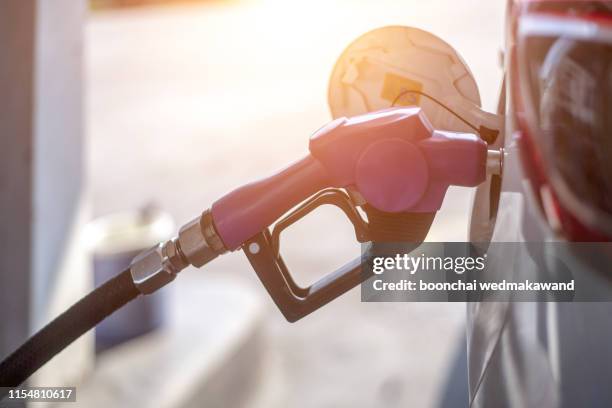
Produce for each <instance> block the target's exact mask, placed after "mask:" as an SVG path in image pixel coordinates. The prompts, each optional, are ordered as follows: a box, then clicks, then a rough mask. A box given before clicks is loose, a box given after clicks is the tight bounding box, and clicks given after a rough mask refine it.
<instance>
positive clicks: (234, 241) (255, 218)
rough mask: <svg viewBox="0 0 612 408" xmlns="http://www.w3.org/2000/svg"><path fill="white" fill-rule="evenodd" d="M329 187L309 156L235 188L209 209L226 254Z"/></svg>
mask: <svg viewBox="0 0 612 408" xmlns="http://www.w3.org/2000/svg"><path fill="white" fill-rule="evenodd" d="M327 187H330V184H329V180H328V177H327V173H326V171H325V168H324V167H323V166H322V165H321V163H320V162H319V161H318V160H317V159H315V158H314V157H312V156H311V155H310V154H309V155H307V156H306V157H304V158H302V159H301V160H298V161H297V162H295V163H293V164H291V165H289V166H288V167H286V168H285V169H283V170H281V171H280V172H278V173H276V174H274V175H272V176H270V177H268V178H265V179H261V180H259V181H255V182H253V183H249V184H246V185H244V186H242V187H239V188H237V189H235V190H233V191H231V192H230V193H228V194H226V195H225V196H223V197H222V198H221V199H219V200H218V201H216V202H215V203H214V204H213V205H212V209H211V212H212V216H213V219H214V222H215V228H216V230H217V233H218V234H219V236H220V238H221V240H222V241H223V243H224V244H225V247H226V248H227V249H228V250H231V251H233V250H235V249H237V248H238V247H240V246H241V245H242V244H243V243H244V242H245V241H246V240H248V239H249V238H251V237H253V236H255V235H256V234H257V233H258V232H261V231H262V230H263V229H265V228H266V227H268V226H269V225H270V224H272V223H273V222H274V221H276V220H277V219H278V218H280V217H281V216H282V215H283V214H285V213H286V212H287V211H289V210H290V209H291V208H293V207H294V206H296V205H297V204H299V203H301V202H302V201H304V200H305V199H306V198H308V197H310V196H311V195H313V194H315V193H316V192H318V191H320V190H322V189H324V188H327Z"/></svg>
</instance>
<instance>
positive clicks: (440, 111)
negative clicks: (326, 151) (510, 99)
mask: <svg viewBox="0 0 612 408" xmlns="http://www.w3.org/2000/svg"><path fill="white" fill-rule="evenodd" d="M435 100H437V101H438V102H441V103H442V104H444V105H445V106H447V108H448V109H446V108H444V107H442V105H441V104H440V103H438V102H436V101H435ZM328 103H329V106H330V109H331V112H332V115H333V117H334V118H337V117H341V116H354V115H359V114H363V113H366V112H371V111H375V110H380V109H385V108H389V107H391V106H392V105H395V106H408V105H418V106H420V107H421V108H423V110H424V111H425V113H426V114H427V117H428V118H429V120H430V121H431V122H432V124H433V126H434V127H435V128H436V129H442V130H451V131H456V132H472V133H473V132H474V129H473V128H471V127H470V126H468V125H467V124H466V123H464V122H463V121H461V120H460V119H459V118H457V116H456V115H453V114H452V113H451V112H449V109H451V110H453V111H454V112H456V113H457V114H458V115H460V116H461V117H463V118H464V119H466V120H467V121H468V122H469V123H471V124H473V125H474V126H475V127H476V128H478V127H479V126H480V125H491V124H492V122H490V121H489V119H494V118H489V116H490V115H491V114H488V113H486V112H483V111H482V110H481V109H480V94H479V93H478V86H477V85H476V81H475V80H474V76H473V75H472V72H471V71H470V69H469V68H468V67H467V65H466V64H465V62H464V61H463V59H462V58H461V57H460V56H459V54H458V53H457V52H456V51H455V49H453V48H452V47H451V46H450V45H448V44H447V43H446V42H444V41H443V40H441V39H440V38H438V37H436V36H435V35H433V34H431V33H428V32H426V31H423V30H420V29H418V28H412V27H403V26H390V27H383V28H378V29H375V30H373V31H370V32H368V33H366V34H364V35H362V36H361V37H359V38H357V40H355V41H354V42H353V43H352V44H350V45H349V46H348V47H347V48H346V50H345V51H344V52H343V53H342V55H341V56H340V58H339V59H338V61H337V62H336V65H335V67H334V70H333V72H332V75H331V78H330V82H329V90H328ZM492 116H495V115H492Z"/></svg>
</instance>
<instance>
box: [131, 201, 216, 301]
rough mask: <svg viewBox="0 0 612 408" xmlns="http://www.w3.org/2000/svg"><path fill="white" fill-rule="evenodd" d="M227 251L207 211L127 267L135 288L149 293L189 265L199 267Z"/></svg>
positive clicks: (162, 285)
mask: <svg viewBox="0 0 612 408" xmlns="http://www.w3.org/2000/svg"><path fill="white" fill-rule="evenodd" d="M224 252H226V249H225V246H224V244H223V241H221V238H220V237H219V235H218V234H217V231H216V230H215V226H214V223H213V219H212V216H211V214H210V210H206V211H205V212H204V213H203V214H202V215H201V216H200V217H197V218H195V219H193V220H191V221H190V222H188V223H187V224H185V225H183V226H182V227H181V229H180V230H179V234H178V237H176V238H173V239H171V240H168V241H166V242H162V243H159V244H157V245H156V246H154V247H153V248H151V249H148V250H146V251H144V252H142V253H140V254H139V255H137V256H136V257H135V258H134V260H132V263H131V265H130V273H131V275H132V280H133V281H134V285H135V286H136V287H137V288H138V290H139V291H140V292H141V293H142V294H149V293H153V292H155V291H157V290H158V289H160V288H162V287H164V286H165V285H167V284H168V283H170V282H172V281H173V280H174V278H176V275H177V274H178V273H179V272H180V271H182V270H183V269H185V268H186V267H187V266H189V265H193V266H195V267H198V268H199V267H201V266H203V265H205V264H207V263H208V262H210V261H212V260H213V259H215V258H216V257H217V256H219V255H221V254H223V253H224Z"/></svg>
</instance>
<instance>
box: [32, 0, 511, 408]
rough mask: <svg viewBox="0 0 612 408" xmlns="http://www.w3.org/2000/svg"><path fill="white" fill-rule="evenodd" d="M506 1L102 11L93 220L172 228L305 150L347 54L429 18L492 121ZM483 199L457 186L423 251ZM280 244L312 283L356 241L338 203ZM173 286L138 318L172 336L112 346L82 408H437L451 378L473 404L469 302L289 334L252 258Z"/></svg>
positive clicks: (86, 112) (324, 117)
mask: <svg viewBox="0 0 612 408" xmlns="http://www.w3.org/2000/svg"><path fill="white" fill-rule="evenodd" d="M43 3H48V2H44V1H43ZM504 6H505V4H504V2H503V1H490V0H466V1H460V2H457V1H450V0H431V1H427V2H424V1H417V0H402V1H398V0H376V1H374V0H372V1H365V0H363V1H348V0H347V1H343V0H337V1H333V2H332V1H323V0H311V1H304V2H290V1H281V0H278V1H266V0H244V1H238V0H235V1H161V0H155V1H140V0H91V1H90V3H89V4H86V5H85V6H84V7H83V9H82V12H83V16H84V17H83V23H84V26H83V35H84V37H83V42H82V44H81V46H82V50H83V61H82V62H83V70H82V78H83V89H82V90H83V94H82V95H83V98H82V106H83V110H82V114H83V118H84V121H83V122H82V124H83V128H84V133H83V135H84V136H83V138H82V140H81V141H82V147H83V149H82V151H83V154H84V156H83V157H84V160H83V162H82V166H81V167H80V168H79V172H82V174H84V176H83V181H82V184H79V185H81V186H82V189H83V196H85V197H87V200H86V201H87V205H86V206H85V207H86V208H87V216H86V218H87V220H91V219H98V223H97V224H95V225H96V226H97V228H102V229H103V230H104V229H105V228H107V229H108V225H109V224H110V222H109V221H108V220H109V219H108V215H109V214H117V213H124V214H125V212H126V211H132V212H134V211H140V210H142V211H141V212H140V213H139V215H137V217H145V218H147V217H149V218H147V219H149V220H150V218H151V217H153V220H154V221H155V222H157V221H159V220H160V219H163V220H164V221H163V222H162V221H159V222H160V223H161V224H163V227H159V228H158V229H157V230H156V232H155V233H156V234H162V235H163V234H166V233H170V232H166V231H167V230H172V229H173V228H170V227H169V225H171V224H174V225H175V226H178V225H182V224H183V223H185V222H187V221H189V220H190V219H192V218H194V217H195V216H197V215H199V214H200V213H201V211H202V210H203V209H205V208H208V207H209V206H210V205H211V203H213V202H214V201H215V199H217V198H218V197H220V196H221V195H222V194H223V193H225V192H227V191H228V190H230V189H232V188H234V187H236V186H238V185H240V184H243V183H245V182H247V181H250V180H253V179H254V178H257V177H262V176H265V175H267V174H269V173H271V172H273V171H274V170H276V169H278V168H280V167H283V166H284V165H285V164H287V163H288V162H290V161H293V160H294V159H296V158H298V157H300V156H301V155H302V154H304V153H305V152H306V149H307V144H308V137H309V135H310V134H311V133H312V132H314V131H315V130H316V129H318V128H319V127H321V126H322V125H323V124H325V123H326V122H328V121H329V120H330V119H331V117H330V113H329V109H328V106H327V84H328V77H329V75H330V73H331V70H332V68H333V65H334V63H335V61H336V59H337V58H338V56H339V55H340V53H341V52H342V50H343V49H344V48H345V47H346V46H347V45H348V44H349V43H350V42H352V41H353V40H354V39H355V38H357V37H358V36H359V35H361V34H363V33H365V32H367V31H369V30H371V29H374V28H377V27H381V26H386V25H395V24H397V25H408V26H415V27H418V28H421V29H424V30H427V31H430V32H433V33H434V34H436V35H438V36H439V37H441V38H442V39H444V40H446V41H447V42H448V43H450V44H451V45H452V46H454V47H455V48H456V49H457V50H458V52H459V54H460V55H462V56H463V58H464V59H465V60H466V62H467V64H468V66H469V67H470V68H471V70H472V72H473V73H474V75H475V77H476V80H477V83H478V85H479V88H480V92H481V97H482V100H483V106H484V107H485V108H487V109H489V110H494V109H495V106H496V103H497V96H498V91H499V88H500V81H501V70H500V68H499V59H500V56H499V52H500V51H499V50H500V48H501V46H502V37H503V12H504ZM46 7H47V8H48V7H51V6H49V5H47V6H46ZM56 103H60V104H61V103H62V101H61V100H58V101H56ZM47 199H48V200H50V199H51V198H47ZM470 199H471V191H470V190H469V189H460V188H454V189H451V191H450V192H449V194H447V197H446V199H445V202H444V206H443V209H442V211H440V212H439V213H438V215H437V217H436V220H435V222H434V226H433V227H432V230H431V232H430V234H429V236H428V240H431V241H464V240H466V239H467V224H468V217H469V209H470ZM143 214H144V215H143ZM151 214H153V215H151ZM101 217H102V218H101ZM104 217H106V218H104ZM133 218H134V216H132V219H133ZM100 220H102V221H100ZM127 220H128V221H125V222H127V223H128V224H129V222H130V218H129V217H127ZM169 220H170V221H169ZM115 221H116V220H115ZM120 222H123V221H120ZM91 225H92V224H89V227H88V228H90V229H91ZM100 225H102V227H100ZM88 234H89V235H88ZM88 234H86V235H87V236H88V237H89V238H88V239H89V240H90V241H91V239H90V238H91V237H90V235H91V233H88ZM97 234H100V231H99V230H98V231H97ZM149 238H150V236H149ZM127 241H129V243H128V244H126V245H127V247H130V245H131V246H134V245H135V244H134V240H133V239H132V240H130V239H127ZM141 241H142V240H141ZM144 241H146V239H144ZM93 242H94V243H93V244H91V245H90V249H92V248H93V252H95V253H97V258H96V262H97V264H96V268H97V272H98V273H100V272H99V270H100V268H104V267H106V268H107V269H108V267H109V266H108V265H109V263H108V262H111V264H112V262H116V259H111V260H110V261H109V257H108V254H109V253H110V254H116V253H117V252H121V251H123V250H125V251H128V250H129V249H132V250H133V249H134V248H131V247H130V248H116V247H115V248H110V249H109V248H108V245H106V247H104V245H102V244H101V243H100V242H101V241H100V237H99V236H98V237H97V238H95V239H93ZM102 247H104V248H102ZM96 251H97V252H96ZM282 251H283V253H284V256H285V259H286V260H287V263H288V265H289V267H290V269H291V270H292V271H294V273H295V274H296V275H297V280H298V281H299V282H300V283H304V284H306V283H310V282H312V281H314V280H316V279H317V278H318V277H320V276H322V275H323V274H324V273H326V272H329V271H331V270H332V269H335V268H337V267H338V266H340V265H342V264H344V263H345V262H346V261H348V260H350V259H352V258H354V257H356V256H358V255H359V245H358V244H357V243H356V242H355V241H354V237H353V232H352V227H351V225H350V224H349V223H348V222H347V221H346V220H345V219H344V217H343V216H342V214H341V213H340V212H339V211H336V210H333V209H320V210H318V211H317V212H316V213H315V214H314V215H312V216H310V217H308V218H307V219H305V220H303V221H302V222H300V223H299V224H298V225H296V226H294V227H293V228H291V229H290V230H288V231H287V232H286V233H284V235H283V242H282ZM128 252H129V251H128ZM111 258H112V257H111ZM105 262H106V263H105ZM100 265H102V266H100ZM111 269H112V268H111ZM164 291H165V293H164V294H163V300H160V301H159V303H157V302H156V303H155V304H154V305H153V306H150V305H149V306H146V307H147V308H149V309H147V310H146V311H145V312H143V311H142V310H141V311H140V312H139V311H135V312H133V313H136V314H134V315H132V316H131V318H133V319H136V320H142V321H145V320H146V319H149V320H151V321H154V323H151V327H157V330H153V331H151V332H150V333H148V334H147V335H145V336H139V337H135V338H132V339H131V340H130V341H127V342H123V343H122V344H120V345H118V346H115V347H111V348H108V349H107V350H106V351H104V352H102V353H99V354H98V356H97V357H96V358H95V361H94V362H90V363H89V364H88V363H84V364H83V366H85V367H87V368H86V369H83V370H81V371H82V372H81V373H80V374H79V375H78V376H77V377H73V378H78V381H79V383H78V384H77V385H78V391H77V392H78V394H77V395H78V401H79V404H82V405H83V406H100V407H102V406H126V407H127V406H168V407H170V406H223V407H234V406H235V407H242V406H244V407H287V406H289V407H298V408H307V407H374V406H388V407H395V406H419V407H430V406H440V404H443V403H444V400H445V398H448V396H449V394H448V389H449V382H450V383H451V385H450V389H455V388H456V386H457V384H459V385H461V384H463V386H464V388H463V389H462V390H460V393H459V394H457V395H462V394H461V392H463V393H467V383H466V382H465V381H466V380H465V377H461V376H457V375H456V374H455V371H453V370H454V369H456V368H457V367H458V366H457V364H458V360H457V353H458V352H459V351H460V350H462V349H464V348H465V343H464V342H465V339H464V337H465V333H464V321H465V317H464V314H465V305H463V304H458V303H455V304H437V303H396V304H393V303H385V304H383V303H380V304H375V303H361V302H360V296H359V289H355V290H353V291H351V292H350V293H348V294H346V295H344V296H343V297H341V298H339V299H337V300H336V301H334V302H333V303H331V304H330V305H328V306H326V307H324V308H323V309H321V310H319V311H317V312H316V313H314V314H313V315H311V316H308V317H306V318H304V319H303V320H301V321H298V322H297V323H294V324H290V323H287V322H286V321H285V320H284V318H283V317H282V315H281V314H280V312H279V311H278V310H277V309H276V307H275V306H274V304H273V303H272V301H271V300H270V299H269V297H268V296H267V293H266V292H265V290H264V289H263V287H262V286H261V284H260V283H259V281H258V280H257V277H256V275H255V274H254V273H253V271H252V270H251V268H250V266H249V264H248V262H247V259H246V257H245V256H244V255H243V254H242V253H241V252H236V253H232V254H228V255H226V256H223V257H221V258H219V259H218V260H216V261H215V262H213V263H211V264H209V265H207V266H206V267H205V268H204V269H202V270H195V269H189V270H185V271H183V272H182V273H181V276H180V277H179V278H178V279H177V280H176V281H175V283H174V284H173V285H171V287H168V288H167V289H164ZM39 307H44V306H39ZM143 307H145V306H143ZM151 307H152V309H151ZM138 313H145V314H146V313H149V314H151V313H154V314H156V316H157V317H155V318H151V316H150V315H146V316H145V315H142V314H140V315H139V314H138ZM158 315H159V316H158ZM143 316H144V317H143ZM129 317H130V316H128V317H127V318H128V320H124V321H123V323H120V326H121V324H123V325H124V326H125V325H127V326H130V323H129ZM142 321H141V323H142ZM126 322H127V323H126ZM37 325H40V322H38V323H37V322H36V319H34V323H33V326H34V327H36V326H37ZM108 330H112V328H108ZM111 334H112V333H111ZM127 337H133V336H127ZM117 342H120V341H117ZM90 344H91V341H90ZM109 347H110V346H109ZM99 351H100V350H99ZM85 354H86V355H90V354H92V353H89V354H88V353H85ZM92 358H93V357H92ZM86 360H87V359H86ZM68 361H70V358H69V360H68ZM49 370H51V371H50V374H48V375H49V377H47V378H58V377H54V376H56V375H57V373H58V372H59V371H55V372H53V371H52V370H60V368H57V367H56V368H49ZM459 372H461V370H459ZM453 379H454V380H456V381H455V382H454V383H453V382H452V381H451V380H453ZM73 383H74V380H73ZM453 387H455V388H453ZM463 395H464V396H465V394H463ZM454 402H455V404H454V405H452V406H462V405H465V404H462V403H463V401H454ZM465 402H466V403H467V401H465ZM70 406H73V405H70Z"/></svg>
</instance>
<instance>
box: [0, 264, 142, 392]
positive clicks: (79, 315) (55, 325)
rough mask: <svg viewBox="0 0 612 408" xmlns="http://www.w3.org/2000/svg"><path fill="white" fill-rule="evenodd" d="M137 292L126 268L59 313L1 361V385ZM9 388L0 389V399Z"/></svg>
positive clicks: (23, 375)
mask: <svg viewBox="0 0 612 408" xmlns="http://www.w3.org/2000/svg"><path fill="white" fill-rule="evenodd" d="M138 295H140V292H139V291H138V289H137V288H136V286H135V285H134V282H133V281H132V276H131V274H130V270H129V269H127V270H125V271H123V272H122V273H120V274H119V275H117V276H115V277H114V278H112V279H110V280H109V281H107V282H106V283H104V284H103V285H101V286H99V287H98V288H96V289H95V290H94V291H93V292H91V293H90V294H88V295H87V296H85V297H84V298H82V299H81V300H79V301H78V302H77V303H75V304H74V305H72V307H71V308H70V309H68V310H66V311H65V312H64V313H62V314H61V315H59V316H58V317H57V318H55V319H54V320H53V321H51V322H50V323H49V324H47V325H46V326H45V327H43V328H42V329H41V330H40V331H38V332H37V333H36V334H34V335H33V336H32V337H30V338H29V339H28V340H27V341H26V342H25V343H24V344H22V345H21V347H19V348H18V349H17V350H15V351H14V352H13V353H12V354H11V355H9V356H8V357H6V358H5V359H4V361H2V362H1V363H0V387H11V388H14V387H18V386H19V385H21V384H22V383H23V382H24V381H25V380H27V379H28V378H29V377H30V376H31V375H32V374H34V372H36V371H37V370H38V369H39V368H40V367H41V366H43V365H44V364H45V363H47V362H48V361H49V360H51V359H52V358H53V357H54V356H55V355H56V354H57V353H59V352H60V351H62V350H63V349H64V348H65V347H67V346H68V345H69V344H70V343H72V342H73V341H75V340H76V339H78V338H79V337H81V335H82V334H84V333H85V332H87V331H89V330H90V329H92V328H94V327H95V326H96V325H97V324H98V323H100V322H101V321H102V320H104V318H106V317H107V316H109V315H111V314H112V313H113V312H114V311H115V310H117V309H120V308H121V307H122V306H124V305H125V304H127V303H128V302H130V301H131V300H133V299H135V298H136V297H138ZM6 394H8V389H7V388H3V389H2V391H0V400H1V399H2V398H4V397H5V396H6Z"/></svg>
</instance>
